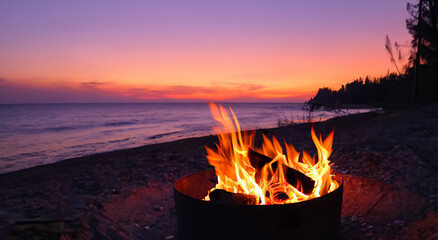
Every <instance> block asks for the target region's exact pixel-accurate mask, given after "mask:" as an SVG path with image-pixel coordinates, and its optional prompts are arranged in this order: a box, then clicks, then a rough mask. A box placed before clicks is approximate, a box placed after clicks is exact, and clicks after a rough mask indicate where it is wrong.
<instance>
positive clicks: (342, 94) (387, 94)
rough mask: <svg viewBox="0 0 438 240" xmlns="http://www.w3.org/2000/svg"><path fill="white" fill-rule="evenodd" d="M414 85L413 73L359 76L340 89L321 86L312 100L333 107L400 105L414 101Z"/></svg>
mask: <svg viewBox="0 0 438 240" xmlns="http://www.w3.org/2000/svg"><path fill="white" fill-rule="evenodd" d="M412 86H413V77H412V74H410V75H408V74H403V75H397V74H389V75H387V76H385V77H380V78H373V79H371V78H370V77H366V78H365V79H362V78H359V79H356V80H354V81H353V82H350V83H347V84H346V85H345V86H344V85H342V87H341V88H340V89H339V90H332V89H330V88H320V89H319V90H318V93H317V94H316V96H315V97H314V98H312V99H311V100H310V102H312V103H315V104H321V105H326V106H333V107H336V106H339V105H345V104H353V105H354V104H361V105H372V106H377V107H398V106H397V105H400V106H404V105H406V104H409V103H410V102H412V100H413V95H412Z"/></svg>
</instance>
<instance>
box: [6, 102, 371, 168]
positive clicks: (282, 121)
mask: <svg viewBox="0 0 438 240" xmlns="http://www.w3.org/2000/svg"><path fill="white" fill-rule="evenodd" d="M237 104H239V103H237ZM245 104H246V103H245ZM255 104H258V103H255ZM60 105H62V104H60ZM358 106H361V107H358ZM342 110H343V111H344V112H339V113H334V111H332V114H333V116H330V114H329V115H328V116H326V117H328V118H323V117H321V116H320V117H319V118H318V117H317V116H314V117H313V118H314V120H316V121H315V122H314V123H318V122H325V121H328V120H330V119H332V118H337V117H343V116H349V115H355V114H361V112H359V113H356V112H353V113H349V111H351V110H370V111H369V112H375V111H379V109H372V108H370V107H368V106H366V105H354V106H353V107H351V108H349V107H347V108H342ZM321 111H322V112H330V111H328V110H327V111H326V110H321ZM319 112H320V111H316V112H315V114H318V113H319ZM318 116H319V115H318ZM295 117H296V118H297V119H296V120H291V119H289V118H288V117H286V116H283V117H282V116H279V117H278V119H277V124H276V126H273V127H268V128H258V129H252V130H247V131H259V130H269V129H275V128H278V127H283V126H289V125H297V124H305V123H306V121H307V120H306V119H304V118H305V116H304V115H303V116H302V117H301V118H302V119H300V116H299V115H296V116H295ZM291 118H292V116H291ZM318 119H319V120H318ZM180 132H181V131H178V132H171V133H168V132H164V133H157V134H155V135H152V136H150V137H147V140H144V141H143V142H145V141H146V142H145V143H144V144H143V145H140V144H133V145H134V147H125V148H123V147H122V148H114V149H109V150H103V151H95V152H92V153H87V154H86V155H82V156H75V157H72V158H61V156H62V155H65V153H64V152H63V151H61V152H63V153H62V154H60V156H47V157H48V158H47V160H46V161H47V163H44V161H39V160H38V162H42V163H40V164H39V165H33V164H28V163H18V165H17V166H14V165H15V164H16V163H14V161H11V162H12V163H11V166H8V165H6V167H3V169H1V170H2V171H0V175H1V174H6V173H9V172H15V171H20V170H25V169H29V168H34V167H38V166H44V165H50V164H54V163H57V162H62V161H65V160H70V159H76V158H82V157H87V156H92V155H96V154H102V153H110V152H115V151H122V150H128V149H131V148H141V147H144V146H148V145H154V144H162V143H168V142H174V141H179V140H185V139H191V138H202V137H207V136H211V135H214V133H213V132H212V133H211V134H210V135H206V133H205V131H201V132H193V133H185V134H183V135H180V136H174V137H171V138H167V136H168V135H169V134H173V133H177V134H178V133H180ZM44 157H45V156H40V157H39V159H44ZM26 165H29V167H24V168H21V167H23V166H26ZM20 166H21V167H20ZM8 169H12V170H8ZM3 170H6V171H5V172H3Z"/></svg>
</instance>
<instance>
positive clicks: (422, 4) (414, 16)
mask: <svg viewBox="0 0 438 240" xmlns="http://www.w3.org/2000/svg"><path fill="white" fill-rule="evenodd" d="M437 4H438V0H419V2H418V4H411V3H408V4H407V10H408V12H409V14H410V16H411V18H409V19H407V20H406V27H407V28H408V30H409V33H410V34H411V35H412V37H413V40H412V47H413V49H415V50H416V51H415V52H413V54H411V57H410V63H411V65H412V66H413V68H414V70H415V85H414V98H415V100H416V101H431V100H432V101H436V100H438V62H437V59H438V25H437V17H438V11H437Z"/></svg>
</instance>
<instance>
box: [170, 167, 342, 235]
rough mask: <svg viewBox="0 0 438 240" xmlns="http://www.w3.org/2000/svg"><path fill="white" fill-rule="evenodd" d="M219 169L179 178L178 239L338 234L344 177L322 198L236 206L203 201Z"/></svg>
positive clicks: (177, 184)
mask: <svg viewBox="0 0 438 240" xmlns="http://www.w3.org/2000/svg"><path fill="white" fill-rule="evenodd" d="M211 179H216V175H215V172H214V170H209V171H204V172H198V173H194V174H191V175H188V176H185V177H183V178H181V179H179V180H177V181H176V182H175V185H174V197H175V207H176V215H177V220H178V239H190V240H196V239H199V240H201V239H202V240H204V239H221V240H229V239H239V240H243V239H250V240H256V239H263V240H270V239H284V240H286V239H338V238H339V224H340V218H341V209H342V194H343V181H342V178H340V177H338V176H335V177H334V179H335V180H336V181H338V182H339V183H340V186H339V187H338V188H337V189H336V190H334V191H333V192H330V193H328V194H325V195H323V196H321V197H318V198H313V199H310V200H307V201H302V202H298V203H292V204H283V205H245V206H241V205H239V206H233V205H224V204H219V203H212V202H210V201H203V200H202V198H204V197H205V196H206V195H207V193H208V190H210V189H211V188H212V187H214V183H213V182H212V181H211Z"/></svg>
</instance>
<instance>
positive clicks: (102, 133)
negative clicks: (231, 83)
mask: <svg viewBox="0 0 438 240" xmlns="http://www.w3.org/2000/svg"><path fill="white" fill-rule="evenodd" d="M227 105H228V104H227ZM230 105H231V107H232V108H233V110H234V112H235V113H236V115H237V118H238V119H239V122H240V124H241V127H242V129H244V130H249V129H257V128H271V127H276V126H277V124H278V119H279V118H283V117H287V118H291V117H292V118H300V116H301V117H302V116H303V115H304V114H305V112H304V111H303V110H302V106H303V104H301V103H231V104H230ZM358 111H361V112H363V111H368V110H367V109H362V110H356V111H350V113H353V112H354V113H355V112H358ZM321 114H322V116H321V118H322V119H326V118H330V117H334V116H335V114H334V113H331V112H319V113H317V114H315V115H316V116H319V115H321ZM213 125H216V122H215V121H214V120H213V118H212V117H211V114H210V109H209V107H208V105H207V104H205V103H137V104H132V103H120V104H5V105H0V173H4V172H10V171H15V170H19V169H23V168H28V167H32V166H36V165H41V164H47V163H52V162H56V161H60V160H63V159H67V158H73V157H79V156H85V155H90V154H94V153H99V152H106V151H112V150H118V149H126V148H131V147H137V146H142V145H146V144H152V143H159V142H167V141H173V140H177V139H182V138H188V137H197V136H204V135H210V134H213V131H212V128H211V127H212V126H213Z"/></svg>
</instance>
